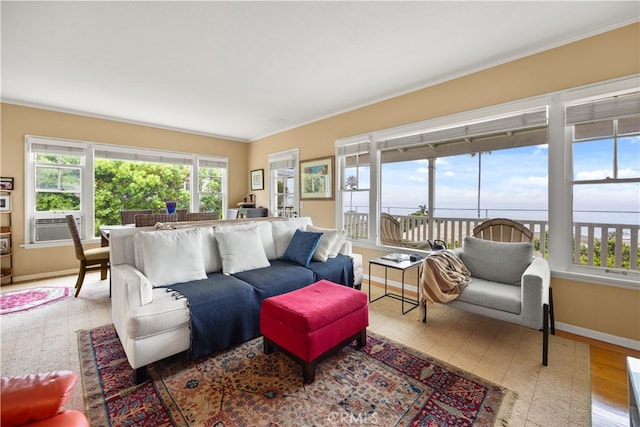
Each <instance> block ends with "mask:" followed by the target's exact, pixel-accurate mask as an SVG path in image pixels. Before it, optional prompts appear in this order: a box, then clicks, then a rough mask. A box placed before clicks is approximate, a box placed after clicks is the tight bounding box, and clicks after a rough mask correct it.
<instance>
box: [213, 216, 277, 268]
mask: <svg viewBox="0 0 640 427" xmlns="http://www.w3.org/2000/svg"><path fill="white" fill-rule="evenodd" d="M215 235H216V240H217V241H218V250H219V251H220V258H221V259H222V272H223V273H224V274H234V273H240V272H242V271H247V270H254V269H256V268H264V267H269V266H270V265H271V264H270V263H269V259H268V258H267V255H266V253H265V251H264V247H263V246H262V244H261V237H260V230H259V228H258V227H255V226H254V227H249V228H244V227H220V228H218V229H216V231H215Z"/></svg>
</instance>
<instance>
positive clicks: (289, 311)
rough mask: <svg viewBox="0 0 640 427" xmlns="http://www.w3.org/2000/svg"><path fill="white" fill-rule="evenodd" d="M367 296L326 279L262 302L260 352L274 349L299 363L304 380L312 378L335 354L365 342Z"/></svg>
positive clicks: (305, 381)
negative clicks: (348, 346) (261, 343)
mask: <svg viewBox="0 0 640 427" xmlns="http://www.w3.org/2000/svg"><path fill="white" fill-rule="evenodd" d="M368 325H369V307H368V305H367V295H366V294H365V293H364V292H361V291H357V290H355V289H352V288H348V287H346V286H342V285H337V284H335V283H333V282H329V281H328V280H320V281H319V282H316V283H314V284H312V285H309V286H307V287H305V288H302V289H298V290H296V291H293V292H289V293H287V294H283V295H278V296H275V297H271V298H266V299H265V300H264V301H263V302H262V310H260V332H262V335H264V352H265V354H269V353H271V352H272V351H273V348H274V347H275V348H277V349H279V350H280V351H282V352H283V353H285V354H287V355H288V356H289V357H291V358H292V359H293V360H295V361H297V362H298V363H300V364H301V365H302V368H303V369H302V373H303V380H304V383H305V384H311V383H312V382H313V381H314V380H315V376H316V366H317V364H318V362H321V361H322V360H324V359H325V358H326V357H328V356H330V355H331V354H333V352H334V351H337V350H338V349H340V348H342V347H343V346H345V345H347V344H349V343H351V342H353V340H356V339H357V340H358V346H359V347H362V346H364V345H365V343H366V342H367V326H368Z"/></svg>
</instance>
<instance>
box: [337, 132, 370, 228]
mask: <svg viewBox="0 0 640 427" xmlns="http://www.w3.org/2000/svg"><path fill="white" fill-rule="evenodd" d="M337 152H338V155H337V159H338V167H337V171H338V172H337V179H338V182H339V183H340V187H339V192H338V198H337V200H338V203H337V205H338V206H340V208H341V214H342V215H341V216H342V225H343V227H344V229H345V230H346V231H347V235H348V236H349V237H350V238H352V239H367V238H368V236H369V222H368V220H367V219H368V216H369V205H370V200H369V199H370V195H371V191H370V190H371V158H370V155H369V138H368V137H363V138H355V140H347V141H342V142H341V143H339V144H338V147H337Z"/></svg>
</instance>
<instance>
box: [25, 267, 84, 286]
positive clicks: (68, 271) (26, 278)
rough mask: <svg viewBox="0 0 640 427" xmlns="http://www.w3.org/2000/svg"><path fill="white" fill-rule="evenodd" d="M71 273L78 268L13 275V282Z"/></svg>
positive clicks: (75, 272) (69, 274)
mask: <svg viewBox="0 0 640 427" xmlns="http://www.w3.org/2000/svg"><path fill="white" fill-rule="evenodd" d="M73 274H76V275H77V274H78V269H77V268H74V269H71V270H60V271H49V272H47V273H38V274H28V275H25V276H14V277H13V281H14V282H16V283H17V282H30V281H32V280H42V279H51V278H54V277H61V276H71V275H73Z"/></svg>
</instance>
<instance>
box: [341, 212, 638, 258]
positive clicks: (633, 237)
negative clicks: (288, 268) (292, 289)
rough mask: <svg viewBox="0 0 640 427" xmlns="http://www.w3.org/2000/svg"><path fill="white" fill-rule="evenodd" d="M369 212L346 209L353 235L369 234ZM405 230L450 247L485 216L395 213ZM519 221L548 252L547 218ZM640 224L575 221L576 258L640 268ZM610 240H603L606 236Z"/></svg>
mask: <svg viewBox="0 0 640 427" xmlns="http://www.w3.org/2000/svg"><path fill="white" fill-rule="evenodd" d="M368 217H369V216H368V214H366V213H359V212H345V213H344V224H345V229H346V230H347V233H348V235H349V236H350V237H352V238H355V239H358V238H364V239H366V238H367V236H368V219H369V218H368ZM393 217H394V218H396V219H397V220H398V221H399V222H400V227H401V229H402V230H404V234H403V235H404V239H405V240H408V241H423V240H427V239H429V240H431V241H433V240H435V239H438V240H444V241H445V242H446V243H447V247H449V248H455V247H459V246H460V245H461V244H462V241H463V240H464V238H465V237H466V236H470V235H472V232H473V229H474V228H475V227H476V226H477V225H478V224H480V223H482V222H483V221H485V219H482V218H480V219H479V218H433V220H432V221H429V218H428V217H426V216H415V215H393ZM514 219H515V220H516V221H518V222H520V223H521V224H523V225H524V226H525V227H527V228H529V229H530V230H531V231H533V234H534V244H535V250H536V251H539V252H540V253H543V254H544V255H545V256H546V255H547V249H548V235H547V231H548V224H547V221H533V220H520V219H517V218H514ZM639 230H640V226H638V225H629V224H604V223H574V224H573V248H574V250H573V258H574V259H573V261H574V263H576V264H581V265H588V266H594V267H607V268H613V269H621V270H639V268H638V242H639V241H638V234H639ZM603 236H604V238H605V241H606V242H607V244H602V238H603Z"/></svg>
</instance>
